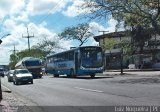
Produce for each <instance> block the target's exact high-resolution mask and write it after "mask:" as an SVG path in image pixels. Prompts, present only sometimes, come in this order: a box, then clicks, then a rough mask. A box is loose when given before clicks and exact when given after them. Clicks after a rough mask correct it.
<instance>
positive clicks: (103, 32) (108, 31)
mask: <svg viewBox="0 0 160 112" xmlns="http://www.w3.org/2000/svg"><path fill="white" fill-rule="evenodd" d="M98 32H102V33H103V36H104V34H105V33H106V32H109V31H98ZM104 38H105V37H104ZM104 38H103V44H105V41H104Z"/></svg>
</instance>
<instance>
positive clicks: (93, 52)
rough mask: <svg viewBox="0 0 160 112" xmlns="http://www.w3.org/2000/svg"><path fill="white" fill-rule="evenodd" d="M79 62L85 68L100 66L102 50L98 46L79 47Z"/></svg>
mask: <svg viewBox="0 0 160 112" xmlns="http://www.w3.org/2000/svg"><path fill="white" fill-rule="evenodd" d="M81 64H82V66H83V67H86V68H97V67H102V64H103V62H102V50H101V49H100V48H83V49H81Z"/></svg>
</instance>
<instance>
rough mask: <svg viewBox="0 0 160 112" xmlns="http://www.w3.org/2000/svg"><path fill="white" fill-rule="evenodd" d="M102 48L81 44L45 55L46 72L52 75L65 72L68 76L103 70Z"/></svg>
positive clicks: (93, 73) (56, 75)
mask: <svg viewBox="0 0 160 112" xmlns="http://www.w3.org/2000/svg"><path fill="white" fill-rule="evenodd" d="M102 54H103V53H102V48H101V47H99V46H83V47H78V48H73V49H70V50H67V51H64V52H60V53H56V54H53V55H49V56H47V57H46V70H47V73H50V74H53V75H54V77H59V75H62V74H65V75H67V76H68V77H76V76H81V75H90V76H91V77H95V74H96V73H102V72H103V58H102Z"/></svg>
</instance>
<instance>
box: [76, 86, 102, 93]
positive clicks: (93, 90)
mask: <svg viewBox="0 0 160 112" xmlns="http://www.w3.org/2000/svg"><path fill="white" fill-rule="evenodd" d="M74 88H76V89H80V90H85V91H92V92H98V93H103V91H100V90H95V89H87V88H81V87H74Z"/></svg>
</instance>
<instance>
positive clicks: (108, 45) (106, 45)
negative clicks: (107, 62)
mask: <svg viewBox="0 0 160 112" xmlns="http://www.w3.org/2000/svg"><path fill="white" fill-rule="evenodd" d="M116 44H118V43H117V42H115V41H114V40H113V39H112V38H107V39H106V41H105V43H104V44H103V45H102V48H103V49H104V50H112V49H113V48H114V46H115V45H116Z"/></svg>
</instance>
